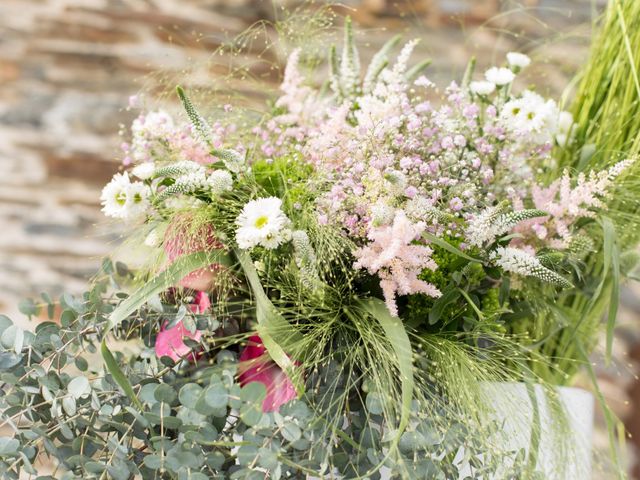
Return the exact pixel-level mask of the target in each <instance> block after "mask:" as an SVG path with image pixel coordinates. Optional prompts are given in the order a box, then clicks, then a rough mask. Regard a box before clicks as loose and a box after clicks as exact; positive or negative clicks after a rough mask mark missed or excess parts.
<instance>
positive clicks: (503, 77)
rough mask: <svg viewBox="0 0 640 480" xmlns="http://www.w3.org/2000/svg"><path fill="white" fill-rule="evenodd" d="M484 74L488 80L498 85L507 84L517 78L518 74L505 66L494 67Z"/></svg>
mask: <svg viewBox="0 0 640 480" xmlns="http://www.w3.org/2000/svg"><path fill="white" fill-rule="evenodd" d="M484 76H485V78H486V79H487V81H489V82H491V83H494V84H496V85H498V86H502V85H507V84H509V83H511V82H513V79H514V78H516V75H515V74H514V73H513V72H512V71H511V70H510V69H508V68H504V67H492V68H490V69H489V70H487V71H486V72H485V73H484Z"/></svg>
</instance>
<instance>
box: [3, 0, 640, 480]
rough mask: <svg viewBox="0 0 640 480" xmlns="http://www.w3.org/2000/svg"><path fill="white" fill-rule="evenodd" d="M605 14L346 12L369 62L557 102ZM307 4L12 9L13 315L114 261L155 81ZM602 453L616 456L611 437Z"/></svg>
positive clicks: (194, 0)
mask: <svg viewBox="0 0 640 480" xmlns="http://www.w3.org/2000/svg"><path fill="white" fill-rule="evenodd" d="M604 3H605V0H521V1H520V2H517V3H516V2H510V1H504V0H503V1H500V0H346V1H344V2H343V3H342V6H341V7H336V12H337V13H340V14H345V13H348V14H350V15H351V16H352V17H353V18H354V19H355V20H356V22H357V23H358V24H359V25H360V26H361V27H362V28H363V29H364V30H363V31H364V33H362V34H361V36H360V42H361V43H362V44H363V45H364V47H365V48H364V50H365V52H368V53H369V54H370V53H371V52H373V51H375V49H376V47H378V46H380V45H381V44H382V43H383V42H384V41H385V40H386V39H388V38H389V37H390V36H391V35H392V34H395V33H398V32H400V33H405V37H407V38H413V37H420V38H422V42H421V45H420V48H419V53H420V54H421V56H427V57H429V58H431V59H432V60H433V64H432V67H430V70H429V71H428V72H430V73H429V76H430V77H431V78H432V79H433V80H434V81H436V83H439V84H440V85H441V86H444V85H445V82H446V81H447V79H449V80H450V79H451V78H455V77H454V75H457V76H459V75H460V74H461V72H462V71H463V69H464V67H465V65H466V62H467V60H468V58H469V57H470V56H471V55H476V56H477V57H478V61H479V65H480V70H482V67H484V66H486V65H489V64H491V63H493V62H496V63H500V62H502V60H503V58H504V57H503V56H504V53H506V52H507V51H510V50H519V51H523V52H526V53H528V54H530V55H531V56H532V57H533V58H534V62H535V64H534V66H533V67H532V68H530V71H529V73H528V75H529V76H528V77H527V78H528V79H530V80H531V81H534V80H535V81H536V83H538V84H539V85H542V84H544V86H545V88H546V89H547V90H548V93H550V94H552V95H554V96H557V97H558V96H560V95H561V94H562V92H563V91H564V89H565V87H566V85H567V82H568V80H569V79H570V78H571V77H572V75H573V74H574V73H575V72H576V71H577V70H578V69H579V67H580V65H581V64H582V63H583V62H584V61H585V60H586V58H587V53H588V45H589V41H590V27H591V21H592V19H593V18H594V17H595V15H596V14H597V12H598V11H601V9H602V8H603V6H604ZM299 4H300V2H297V1H284V0H282V1H271V0H1V1H0V312H1V313H6V314H10V315H12V316H14V317H16V316H18V315H19V314H18V313H17V305H18V302H19V300H20V299H21V298H23V297H25V296H31V297H35V296H37V295H39V293H40V292H42V291H48V292H50V293H52V295H54V294H59V293H61V292H62V291H71V292H80V291H82V290H83V288H84V287H85V285H86V283H87V281H88V279H89V277H90V276H91V275H92V273H94V271H95V270H96V268H97V266H98V265H99V262H100V259H101V257H103V256H105V255H107V254H108V253H109V252H110V250H111V249H112V248H113V247H114V245H116V244H117V243H118V235H119V232H118V231H117V229H116V228H114V227H113V226H111V225H110V224H108V223H107V222H105V220H104V219H103V217H102V216H101V214H100V211H99V208H100V207H99V202H98V197H99V192H100V189H101V187H102V186H103V184H104V183H105V182H106V181H107V180H108V179H109V178H110V177H111V175H112V174H113V173H114V172H115V171H116V170H117V168H118V166H119V164H120V161H121V156H120V152H119V150H118V146H119V144H120V143H121V141H122V138H121V137H120V136H119V135H118V133H119V130H121V128H122V126H123V125H126V124H127V123H129V122H130V121H131V120H132V118H133V117H134V115H135V114H134V113H133V112H131V111H128V110H127V109H126V108H125V107H126V105H127V99H128V97H129V96H130V95H132V94H135V93H136V92H137V91H138V90H139V89H140V86H141V84H142V82H143V81H144V78H145V76H146V75H148V74H150V73H152V72H158V71H160V72H165V73H168V74H175V73H179V72H180V71H181V70H182V69H185V68H189V67H190V65H193V64H194V63H198V62H205V60H206V59H207V58H208V57H209V55H210V54H211V52H212V51H213V50H214V49H216V48H217V47H219V46H220V45H222V44H224V42H225V41H227V40H229V39H231V38H233V37H235V36H236V35H237V34H239V33H240V32H242V31H243V30H245V29H246V28H247V27H248V26H250V25H252V24H254V23H255V22H256V21H259V20H261V19H267V20H274V19H276V18H277V17H279V16H281V15H283V13H282V10H281V7H283V6H286V7H289V8H298V7H299ZM317 6H318V3H317V2H315V3H314V2H310V3H309V5H307V6H306V7H304V8H316V7H317ZM366 56H367V54H366V53H365V57H366ZM222 61H223V60H221V62H222ZM213 71H214V72H215V69H213ZM214 74H215V73H212V75H214ZM268 78H270V79H271V80H272V81H274V80H276V78H277V75H269V76H268ZM637 291H638V289H636V291H635V292H634V290H632V289H631V288H627V289H626V290H625V292H624V294H623V302H624V306H625V308H624V309H623V311H622V312H621V314H620V328H619V329H618V341H617V343H616V346H617V352H616V353H617V364H616V366H615V367H610V368H604V367H602V366H599V372H600V377H601V379H602V382H603V386H604V391H605V394H606V396H607V397H608V398H609V400H610V401H611V404H612V406H613V408H614V410H615V411H616V412H617V413H618V415H620V416H621V417H623V418H625V419H626V420H627V424H628V428H629V430H630V432H631V433H636V432H637V433H638V434H640V414H636V415H634V413H635V412H636V410H637V409H638V408H640V386H639V384H638V382H635V381H634V380H635V378H636V377H635V373H634V372H635V370H636V367H637V365H636V362H638V361H640V333H639V330H640V329H639V328H638V325H639V324H640V323H639V320H638V318H639V316H640V300H639V298H640V297H639V296H638V295H636V292H637ZM634 399H635V400H634ZM596 442H597V444H598V445H600V446H603V445H605V444H606V438H605V434H604V433H603V432H602V430H600V431H599V433H598V437H597V438H596ZM629 462H630V464H631V463H632V462H633V451H632V450H631V451H630V457H629ZM637 478H640V473H638V477H637ZM594 480H598V479H594Z"/></svg>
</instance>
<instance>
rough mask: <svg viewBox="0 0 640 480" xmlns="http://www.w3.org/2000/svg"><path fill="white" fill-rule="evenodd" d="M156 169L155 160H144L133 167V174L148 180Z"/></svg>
mask: <svg viewBox="0 0 640 480" xmlns="http://www.w3.org/2000/svg"><path fill="white" fill-rule="evenodd" d="M155 170H156V166H155V164H154V163H153V162H144V163H141V164H140V165H136V166H135V167H133V170H131V174H132V175H134V176H136V177H138V178H139V179H140V180H147V179H149V178H151V176H152V175H153V172H155Z"/></svg>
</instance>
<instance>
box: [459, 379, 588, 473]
mask: <svg viewBox="0 0 640 480" xmlns="http://www.w3.org/2000/svg"><path fill="white" fill-rule="evenodd" d="M481 390H482V393H483V396H484V397H485V399H484V400H485V403H486V404H487V405H491V412H490V414H489V416H490V417H491V418H492V419H493V420H495V421H497V423H498V424H499V425H501V427H502V431H501V432H500V433H499V434H497V435H496V436H495V440H494V441H493V443H494V445H496V447H497V448H498V449H500V450H503V451H509V450H511V451H519V450H524V451H525V452H526V455H527V458H528V455H529V454H530V452H529V450H530V446H531V436H532V432H533V431H534V425H535V424H536V423H537V424H538V429H539V432H540V435H539V442H538V448H537V453H536V455H535V458H537V462H536V471H538V472H540V473H541V474H542V477H543V478H545V479H547V480H568V479H576V480H578V479H579V480H589V479H590V478H591V439H592V433H593V411H594V398H593V395H592V394H591V393H589V392H587V391H586V390H582V389H580V388H571V387H556V388H555V393H556V394H557V395H554V394H553V391H551V392H550V391H548V390H545V389H544V388H543V387H542V386H541V385H534V386H533V391H535V398H536V400H537V410H538V421H537V422H534V418H535V415H534V412H535V409H534V406H533V403H532V400H533V395H532V393H533V391H528V390H527V385H526V384H524V383H516V382H512V383H508V382H500V383H498V382H496V383H485V384H482V386H481ZM554 397H555V399H554ZM505 468H508V465H505ZM463 473H466V474H468V473H469V472H468V470H467V471H466V472H463ZM461 478H464V475H462V476H461ZM496 478H501V477H500V476H499V474H498V475H496Z"/></svg>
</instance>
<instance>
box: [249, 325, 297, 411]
mask: <svg viewBox="0 0 640 480" xmlns="http://www.w3.org/2000/svg"><path fill="white" fill-rule="evenodd" d="M240 362H241V370H240V371H241V373H240V377H239V379H240V385H243V386H244V385H246V384H248V383H251V382H260V383H262V384H263V385H264V386H265V387H266V388H267V396H266V397H265V399H264V401H263V402H262V411H263V412H275V411H278V410H280V407H281V406H282V405H284V404H285V403H287V402H290V401H291V400H294V399H295V398H297V397H298V394H297V392H296V389H295V387H294V386H293V383H292V382H291V380H290V379H289V377H288V376H287V374H286V373H285V372H283V371H282V369H281V368H280V367H279V366H278V365H276V363H275V362H274V361H273V360H271V358H270V357H269V354H268V353H267V349H266V348H265V346H264V344H263V343H262V340H261V339H260V337H259V336H258V335H252V336H251V337H249V343H248V344H247V346H246V347H245V348H244V350H243V351H242V353H241V354H240ZM243 362H244V363H243Z"/></svg>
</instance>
